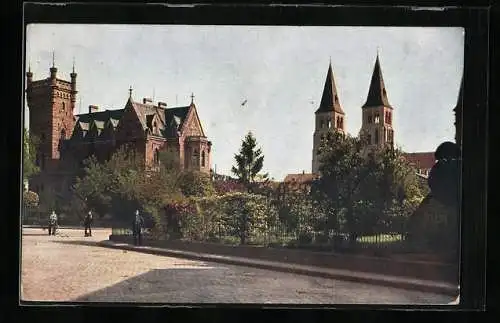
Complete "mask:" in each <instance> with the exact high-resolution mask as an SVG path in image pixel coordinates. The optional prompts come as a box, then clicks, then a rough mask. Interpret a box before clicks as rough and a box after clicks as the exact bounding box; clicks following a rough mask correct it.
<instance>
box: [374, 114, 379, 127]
mask: <svg viewBox="0 0 500 323" xmlns="http://www.w3.org/2000/svg"><path fill="white" fill-rule="evenodd" d="M375 123H376V124H378V123H380V115H379V114H378V113H376V114H375Z"/></svg>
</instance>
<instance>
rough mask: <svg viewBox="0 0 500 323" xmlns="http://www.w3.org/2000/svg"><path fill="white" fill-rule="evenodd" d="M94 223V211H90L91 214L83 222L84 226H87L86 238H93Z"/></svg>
mask: <svg viewBox="0 0 500 323" xmlns="http://www.w3.org/2000/svg"><path fill="white" fill-rule="evenodd" d="M93 222H94V218H93V216H92V211H89V213H88V214H87V215H86V216H85V219H84V220H83V224H84V225H85V236H86V237H91V236H92V223H93Z"/></svg>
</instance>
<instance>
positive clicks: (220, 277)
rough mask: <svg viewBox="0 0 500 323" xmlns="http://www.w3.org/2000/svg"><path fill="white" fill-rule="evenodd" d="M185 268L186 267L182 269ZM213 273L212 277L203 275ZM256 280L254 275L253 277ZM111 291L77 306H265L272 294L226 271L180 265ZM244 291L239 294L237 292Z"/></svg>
mask: <svg viewBox="0 0 500 323" xmlns="http://www.w3.org/2000/svg"><path fill="white" fill-rule="evenodd" d="M181 266H182V267H181ZM206 270H209V271H210V272H209V273H202V271H206ZM251 276H253V275H251ZM123 278H124V279H125V280H123V281H121V282H119V283H117V284H115V285H112V286H110V287H107V288H103V289H100V290H98V291H96V292H92V293H89V294H86V295H84V296H81V297H79V298H77V299H74V300H72V301H74V302H125V303H219V302H223V303H241V302H253V303H258V302H262V299H266V298H269V296H270V295H267V297H266V294H269V291H268V290H267V291H266V290H262V289H260V290H259V289H255V288H250V286H249V285H251V284H252V280H253V279H254V278H251V277H249V276H248V274H247V275H235V273H234V272H233V271H232V270H230V269H228V268H225V267H218V266H215V267H212V266H209V265H203V264H201V265H198V264H196V265H192V266H188V265H180V266H179V268H167V269H153V270H150V271H148V272H146V273H144V274H141V275H137V276H134V277H131V278H128V277H127V276H123ZM238 289H239V290H240V292H239V293H238V291H237V290H238Z"/></svg>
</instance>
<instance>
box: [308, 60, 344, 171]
mask: <svg viewBox="0 0 500 323" xmlns="http://www.w3.org/2000/svg"><path fill="white" fill-rule="evenodd" d="M332 129H336V130H337V131H340V132H342V133H344V132H345V113H344V111H343V110H342V106H341V105H340V100H339V95H338V91H337V87H336V85H335V79H334V77H333V70H332V63H331V62H330V65H329V66H328V72H327V74H326V80H325V86H324V88H323V95H322V97H321V103H320V105H319V108H318V109H317V110H316V112H315V130H314V134H313V151H312V173H313V174H317V173H318V172H319V147H320V144H321V139H322V138H323V137H324V136H325V134H327V133H328V132H329V131H331V130H332Z"/></svg>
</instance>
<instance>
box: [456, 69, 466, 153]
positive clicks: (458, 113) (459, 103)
mask: <svg viewBox="0 0 500 323" xmlns="http://www.w3.org/2000/svg"><path fill="white" fill-rule="evenodd" d="M463 91H464V77H463V76H462V80H461V81H460V90H459V92H458V99H457V105H456V106H455V108H454V109H453V111H454V112H455V142H456V144H457V145H458V146H459V147H462V108H463V102H462V101H463Z"/></svg>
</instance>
